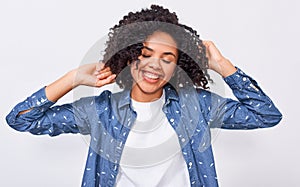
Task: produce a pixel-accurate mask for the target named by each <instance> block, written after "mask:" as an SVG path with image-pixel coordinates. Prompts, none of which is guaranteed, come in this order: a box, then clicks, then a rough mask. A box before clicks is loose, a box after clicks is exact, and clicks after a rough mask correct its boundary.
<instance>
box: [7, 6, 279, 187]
mask: <svg viewBox="0 0 300 187" xmlns="http://www.w3.org/2000/svg"><path fill="white" fill-rule="evenodd" d="M103 62H104V63H96V64H87V65H83V66H81V67H79V68H77V69H74V70H72V71H70V72H68V73H67V74H66V75H64V76H63V77H61V78H60V79H58V80H57V81H55V82H53V83H52V84H50V85H48V86H46V87H44V88H42V89H40V90H39V91H37V92H35V93H34V94H33V95H32V96H30V97H28V98H27V99H26V100H25V101H23V102H21V103H19V104H18V105H16V106H15V107H14V109H13V110H12V111H11V112H10V113H9V114H8V116H7V118H6V119H7V123H8V124H9V125H10V126H11V127H12V128H14V129H16V130H18V131H28V132H30V133H32V134H38V135H40V134H49V135H50V136H56V135H59V134H61V133H81V134H89V135H90V137H91V140H90V149H89V153H88V158H87V163H86V168H85V172H84V176H83V180H82V186H218V182H217V177H216V171H215V166H214V165H215V164H214V158H213V153H212V148H211V144H210V133H209V128H211V127H221V128H225V129H253V128H264V127H271V126H274V125H276V124H277V123H279V121H280V120H281V117H282V116H281V113H280V112H279V111H278V109H277V108H276V107H275V106H274V104H273V102H272V101H271V100H270V99H269V97H268V96H267V95H266V94H265V93H264V92H263V91H262V90H261V88H260V87H259V86H258V85H257V83H256V82H255V81H254V80H253V79H252V78H251V77H249V76H248V75H246V74H245V73H243V72H242V71H241V70H240V69H239V68H236V67H235V66H233V64H232V63H231V62H230V61H229V60H228V59H226V58H225V57H223V56H222V54H221V53H220V51H219V50H218V49H217V48H216V46H215V45H214V44H213V43H212V42H210V41H202V40H200V39H199V36H198V35H197V32H196V31H194V30H193V29H192V28H190V27H188V26H186V25H183V24H180V23H179V22H178V19H177V16H176V14H175V13H170V12H169V10H168V9H164V8H163V7H160V6H157V5H152V6H151V8H150V9H144V10H142V11H139V12H135V13H132V12H130V13H129V14H128V15H126V16H124V18H123V19H122V20H121V21H120V22H119V24H117V25H115V26H114V27H113V28H112V29H111V32H110V33H109V39H108V41H107V47H106V50H105V55H104V58H103ZM208 68H209V69H212V70H214V71H216V72H217V73H219V74H220V75H221V76H222V77H223V78H224V80H225V82H226V83H227V84H228V85H229V87H230V88H231V89H232V90H233V93H234V94H235V96H236V97H237V99H238V101H235V100H232V99H226V98H223V97H221V96H218V95H216V94H213V93H211V92H209V91H207V90H206V89H207V88H208V86H207V84H208V80H210V77H209V75H208V74H207V69H208ZM113 82H116V83H117V84H118V85H119V86H120V88H122V89H123V90H122V91H121V92H118V93H111V92H110V91H107V90H106V91H104V92H102V93H101V94H100V95H99V96H95V97H85V98H82V99H80V100H78V101H75V102H74V103H72V104H64V105H61V106H53V107H52V105H53V104H54V103H55V102H56V101H57V100H59V99H60V98H61V97H63V96H64V95H65V94H66V93H68V92H69V91H70V90H72V89H74V88H75V87H77V86H80V85H87V86H92V87H102V86H104V85H107V84H110V83H113Z"/></svg>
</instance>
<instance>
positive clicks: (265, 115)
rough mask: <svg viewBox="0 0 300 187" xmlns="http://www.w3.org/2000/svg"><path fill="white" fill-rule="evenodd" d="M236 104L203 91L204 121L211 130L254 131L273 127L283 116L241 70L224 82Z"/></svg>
mask: <svg viewBox="0 0 300 187" xmlns="http://www.w3.org/2000/svg"><path fill="white" fill-rule="evenodd" d="M224 81H225V82H226V83H227V84H228V86H229V87H230V88H231V89H232V91H233V94H234V95H235V97H236V98H237V100H234V99H230V98H223V97H221V96H219V95H217V94H214V93H210V92H206V91H204V93H202V94H204V95H206V96H205V97H204V98H205V99H204V100H205V102H206V107H207V108H208V112H207V118H208V119H207V120H208V121H209V124H210V125H211V127H220V128H225V129H254V128H266V127H272V126H274V125H276V124H278V123H279V122H280V120H281V119H282V114H281V113H280V111H279V110H278V108H277V107H276V106H275V104H274V103H273V102H272V100H271V99H270V98H269V97H268V96H267V95H266V94H265V93H264V92H263V91H262V89H261V88H260V87H259V86H258V84H257V82H256V81H255V80H254V79H253V78H251V77H250V76H248V75H247V74H245V73H244V72H243V71H242V70H241V69H239V68H237V71H236V72H235V73H234V74H232V75H230V76H228V77H225V78H224Z"/></svg>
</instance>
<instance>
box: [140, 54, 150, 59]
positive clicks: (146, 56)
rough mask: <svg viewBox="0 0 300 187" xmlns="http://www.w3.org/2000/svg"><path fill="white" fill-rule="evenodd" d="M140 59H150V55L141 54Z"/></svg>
mask: <svg viewBox="0 0 300 187" xmlns="http://www.w3.org/2000/svg"><path fill="white" fill-rule="evenodd" d="M142 57H144V58H149V57H151V55H145V54H142Z"/></svg>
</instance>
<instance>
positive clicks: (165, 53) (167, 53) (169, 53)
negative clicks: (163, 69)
mask: <svg viewBox="0 0 300 187" xmlns="http://www.w3.org/2000/svg"><path fill="white" fill-rule="evenodd" d="M144 48H145V49H147V50H149V51H152V52H153V51H154V50H153V49H151V48H150V47H147V46H144ZM163 54H164V55H172V56H174V57H175V58H176V55H175V54H174V53H172V52H164V53H163Z"/></svg>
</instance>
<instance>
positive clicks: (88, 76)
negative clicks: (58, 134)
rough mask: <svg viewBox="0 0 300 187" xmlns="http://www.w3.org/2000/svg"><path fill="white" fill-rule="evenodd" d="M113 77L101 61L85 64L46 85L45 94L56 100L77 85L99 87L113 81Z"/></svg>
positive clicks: (114, 76)
mask: <svg viewBox="0 0 300 187" xmlns="http://www.w3.org/2000/svg"><path fill="white" fill-rule="evenodd" d="M115 78H116V75H115V74H112V72H111V71H110V68H109V67H107V68H104V64H103V63H93V64H85V65H82V66H80V67H78V68H76V69H74V70H72V71H70V72H68V73H67V74H65V75H64V76H63V77H61V78H60V79H58V80H56V81H54V82H53V83H51V84H50V85H48V86H46V96H47V98H48V99H49V100H50V101H53V102H56V101H57V100H58V99H60V98H61V97H62V96H64V95H65V94H66V93H68V92H69V91H71V90H72V89H73V88H75V87H77V86H79V85H86V86H92V87H101V86H104V85H106V84H110V83H113V82H114V81H115Z"/></svg>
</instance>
